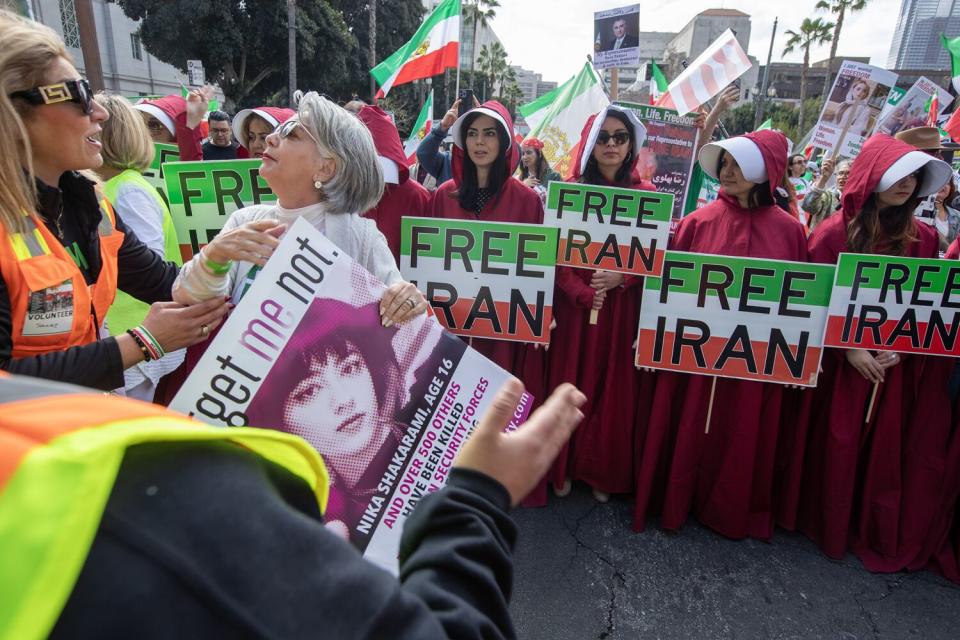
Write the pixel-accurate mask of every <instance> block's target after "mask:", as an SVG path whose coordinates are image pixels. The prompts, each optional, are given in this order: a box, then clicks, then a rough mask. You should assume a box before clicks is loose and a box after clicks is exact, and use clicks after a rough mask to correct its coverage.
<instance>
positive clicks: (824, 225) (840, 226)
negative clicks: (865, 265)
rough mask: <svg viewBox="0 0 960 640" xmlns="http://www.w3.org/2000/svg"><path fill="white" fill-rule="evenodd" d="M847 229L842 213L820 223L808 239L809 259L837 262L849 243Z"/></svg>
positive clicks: (826, 262) (811, 260) (825, 262)
mask: <svg viewBox="0 0 960 640" xmlns="http://www.w3.org/2000/svg"><path fill="white" fill-rule="evenodd" d="M846 231H847V225H846V223H845V221H844V220H843V216H842V214H838V215H833V216H830V217H829V218H827V219H826V220H824V221H823V222H821V223H820V224H818V225H817V226H816V228H815V229H814V230H813V233H811V234H810V237H809V238H808V239H807V252H808V259H809V261H810V262H822V263H823V264H836V263H837V260H838V259H839V258H840V252H841V251H843V248H844V246H845V245H846V243H847V238H846Z"/></svg>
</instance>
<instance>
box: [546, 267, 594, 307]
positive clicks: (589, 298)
mask: <svg viewBox="0 0 960 640" xmlns="http://www.w3.org/2000/svg"><path fill="white" fill-rule="evenodd" d="M575 269H576V267H559V266H558V267H557V271H556V284H557V288H558V289H559V290H560V291H561V292H562V293H563V294H564V295H565V296H566V297H567V298H569V299H570V301H571V302H573V303H574V304H575V305H577V306H578V307H580V308H583V309H591V308H593V296H594V294H595V293H596V292H595V291H594V290H593V287H591V286H590V285H589V284H587V283H586V282H584V281H583V280H581V279H580V278H578V277H577V274H576V272H575Z"/></svg>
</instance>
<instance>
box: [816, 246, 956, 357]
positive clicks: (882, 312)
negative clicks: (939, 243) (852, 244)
mask: <svg viewBox="0 0 960 640" xmlns="http://www.w3.org/2000/svg"><path fill="white" fill-rule="evenodd" d="M958 329H960V262H958V261H956V260H934V259H929V258H902V257H894V256H880V255H864V254H856V253H842V254H840V260H839V262H838V263H837V270H836V281H835V282H834V285H833V296H832V297H831V299H830V317H829V319H828V321H827V333H826V338H825V339H824V344H825V345H826V346H828V347H840V348H843V349H872V350H876V351H900V352H903V353H926V354H931V355H939V356H957V355H960V343H958V341H957V332H958Z"/></svg>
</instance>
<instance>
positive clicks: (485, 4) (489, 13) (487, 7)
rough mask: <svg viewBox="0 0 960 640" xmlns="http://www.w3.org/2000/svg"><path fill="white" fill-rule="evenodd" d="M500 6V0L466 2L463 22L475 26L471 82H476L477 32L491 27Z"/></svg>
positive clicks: (471, 58)
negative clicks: (474, 74) (474, 72)
mask: <svg viewBox="0 0 960 640" xmlns="http://www.w3.org/2000/svg"><path fill="white" fill-rule="evenodd" d="M499 6H500V3H499V2H498V0H464V3H463V21H464V24H467V23H470V24H471V25H472V26H473V50H472V51H471V52H470V82H471V84H472V83H473V81H474V77H473V70H474V63H475V62H476V61H477V32H478V31H480V27H481V26H483V27H487V26H490V22H491V21H492V20H493V19H494V17H496V15H497V12H496V9H497V8H498V7H499Z"/></svg>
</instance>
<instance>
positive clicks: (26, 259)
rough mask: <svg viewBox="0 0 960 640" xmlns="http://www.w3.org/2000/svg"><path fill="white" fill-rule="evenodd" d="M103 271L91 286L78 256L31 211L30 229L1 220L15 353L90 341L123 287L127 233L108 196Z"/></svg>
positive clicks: (103, 208) (0, 268) (0, 257)
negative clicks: (121, 257) (15, 229)
mask: <svg viewBox="0 0 960 640" xmlns="http://www.w3.org/2000/svg"><path fill="white" fill-rule="evenodd" d="M100 214H101V215H100V224H99V226H98V229H97V231H98V233H99V236H100V261H101V267H100V274H99V276H98V277H97V281H96V282H95V283H94V284H93V285H89V286H88V285H87V283H86V281H85V280H84V277H83V273H81V272H80V269H79V268H78V267H77V265H76V263H74V261H73V258H71V257H70V254H69V253H67V250H66V249H65V248H64V247H63V245H62V244H60V241H59V240H57V238H56V237H55V236H54V235H53V234H52V233H50V230H49V229H47V226H46V225H45V224H44V223H43V222H42V221H41V220H40V219H39V218H38V217H37V216H36V214H31V215H30V216H29V217H28V218H27V230H26V231H25V232H24V233H10V232H9V231H8V230H7V229H6V228H4V227H3V226H2V225H0V274H2V276H3V280H4V282H5V283H6V285H7V295H8V296H9V297H10V319H11V323H12V325H13V333H12V335H11V340H12V342H13V353H12V355H13V357H14V358H25V357H29V356H36V355H40V354H44V353H49V352H51V351H63V350H65V349H68V348H69V347H74V346H78V345H84V344H89V343H91V342H93V341H95V340H96V339H97V338H98V331H99V330H100V325H102V324H103V319H104V318H106V317H107V310H108V309H109V308H110V305H111V304H112V303H113V298H114V296H115V295H116V292H117V254H118V252H119V251H120V245H121V244H123V236H124V234H123V233H122V232H120V231H118V230H117V228H116V214H115V213H114V212H113V207H112V206H111V205H110V203H109V202H108V201H107V199H106V198H102V199H101V200H100Z"/></svg>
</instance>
